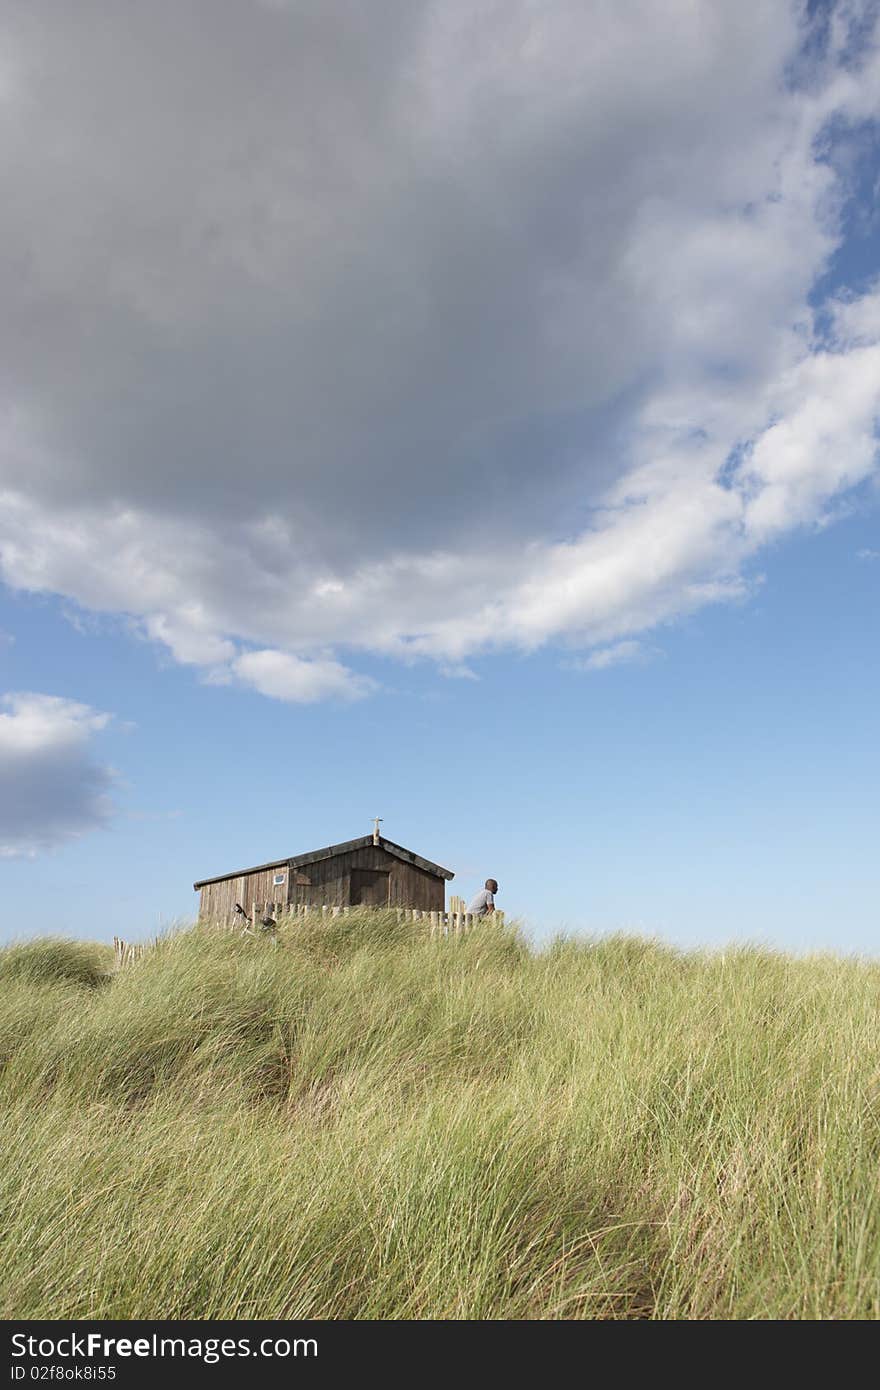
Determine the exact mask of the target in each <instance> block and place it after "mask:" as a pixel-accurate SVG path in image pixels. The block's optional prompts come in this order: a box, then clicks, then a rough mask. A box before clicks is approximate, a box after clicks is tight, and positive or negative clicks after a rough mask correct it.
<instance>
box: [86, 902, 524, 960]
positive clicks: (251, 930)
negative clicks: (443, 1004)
mask: <svg viewBox="0 0 880 1390" xmlns="http://www.w3.org/2000/svg"><path fill="white" fill-rule="evenodd" d="M367 910H371V909H365V908H363V907H327V906H324V907H310V906H308V905H306V904H302V903H300V904H294V903H290V904H287V903H283V904H282V903H275V904H272V903H252V904H251V916H250V920H249V921H247V922H244V925H243V926H241V925H240V924H241V922H242V921H243V919H242V918H239V919H238V920H237V921H236V922H233V923H231V924H230V923H228V922H227V923H220V924H219V925H221V926H225V927H226V928H227V929H228V930H230V931H236V930H240V931H241V932H242V934H243V935H245V936H256V935H257V934H261V935H262V934H265V933H266V932H271V931H272V930H273V927H271V926H270V927H264V926H263V925H262V921H261V919H262V918H264V917H271V918H272V919H273V926H274V927H281V926H284V925H285V923H290V922H291V921H292V920H302V919H303V918H306V917H318V918H320V919H321V920H323V921H328V920H330V919H332V918H334V917H345V916H347V915H348V914H349V913H350V912H364V911H367ZM375 910H376V911H383V910H384V911H387V910H388V909H387V908H386V909H381V908H376V909H375ZM391 911H393V912H396V914H397V920H398V922H404V921H407V922H408V921H412V922H422V923H424V925H425V926H426V927H427V929H428V935H429V936H431V937H437V938H438V939H439V938H446V937H451V938H453V939H454V938H458V937H463V936H466V935H467V934H468V933H469V932H471V931H473V929H474V927H475V926H477V925H478V924H479V923H480V922H485V920H486V919H485V918H484V917H479V916H478V915H477V914H476V913H474V912H465V911H464V899H463V898H456V897H452V898H450V902H449V907H448V908H447V909H446V910H445V911H443V912H441V911H439V910H438V911H436V912H430V911H427V910H425V909H422V908H418V907H398V908H392V909H391ZM492 921H493V922H495V923H498V924H499V925H503V923H504V913H503V912H496V913H495V914H494V916H493V917H492ZM255 924H256V925H255ZM155 944H156V942H155V941H138V942H129V941H123V939H122V937H121V936H114V938H113V951H114V954H115V956H116V965H117V968H119V967H121V966H123V965H130V964H131V963H132V962H133V961H136V960H141V959H142V958H143V956H145V955H146V953H147V952H148V951H150V950H152V948H153V947H154V946H155Z"/></svg>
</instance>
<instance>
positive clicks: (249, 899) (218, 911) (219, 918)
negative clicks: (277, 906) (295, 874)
mask: <svg viewBox="0 0 880 1390" xmlns="http://www.w3.org/2000/svg"><path fill="white" fill-rule="evenodd" d="M280 873H283V874H284V883H283V884H281V885H280V886H279V885H277V884H276V885H273V883H272V879H273V878H274V877H275V875H276V874H280ZM289 891H290V869H289V868H288V866H287V865H282V866H281V868H278V869H264V870H263V872H262V873H260V874H239V876H238V877H237V878H224V879H221V881H220V882H219V883H206V884H205V886H204V888H202V889H201V890H200V895H199V920H200V921H204V920H206V919H209V920H210V921H212V922H225V921H227V920H229V919H230V918H231V917H232V915H233V913H234V911H235V904H236V903H241V905H242V907H243V908H244V909H245V911H246V912H248V913H250V910H251V904H252V903H269V902H275V903H287V902H289V901H290V899H289V897H288V894H289Z"/></svg>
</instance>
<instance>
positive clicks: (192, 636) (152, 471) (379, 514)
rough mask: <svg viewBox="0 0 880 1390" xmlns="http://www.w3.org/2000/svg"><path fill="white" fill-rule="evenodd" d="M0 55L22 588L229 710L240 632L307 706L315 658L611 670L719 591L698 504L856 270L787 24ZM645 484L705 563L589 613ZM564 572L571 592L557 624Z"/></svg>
mask: <svg viewBox="0 0 880 1390" xmlns="http://www.w3.org/2000/svg"><path fill="white" fill-rule="evenodd" d="M2 22H3V24H4V26H5V29H6V34H5V38H6V52H7V54H8V59H7V64H6V68H5V74H4V76H3V77H0V84H3V83H5V95H3V96H0V101H5V103H6V106H7V110H8V115H9V119H8V120H7V121H6V122H5V123H4V124H3V126H2V128H0V129H2V134H0V159H2V161H3V165H4V168H5V171H6V182H7V186H9V187H11V188H13V189H14V196H13V197H12V198H10V199H9V202H8V206H7V207H6V209H5V215H4V219H3V224H2V227H0V254H2V265H3V267H5V269H4V270H3V272H2V275H3V278H2V281H0V290H2V293H3V297H4V318H5V330H6V331H5V332H4V335H3V344H2V347H0V353H2V356H0V410H2V411H3V416H2V420H3V423H2V426H0V428H2V448H3V452H2V461H0V470H2V471H0V479H2V486H4V487H5V488H6V489H7V495H6V507H5V512H4V515H3V517H2V518H0V557H2V564H3V573H4V574H5V576H6V578H7V579H8V580H9V582H11V583H13V584H18V585H21V586H25V587H33V588H44V589H49V590H54V591H57V592H62V593H64V594H67V595H69V596H70V597H72V598H74V599H76V600H77V601H79V602H80V603H83V604H85V605H87V606H91V607H94V608H97V609H110V610H113V609H120V610H123V611H126V612H131V613H133V614H135V615H136V616H137V617H138V618H139V619H142V620H143V621H144V624H145V630H146V631H147V632H148V633H150V634H151V635H152V636H153V637H154V638H155V639H156V640H160V641H164V642H166V643H167V644H168V645H169V646H170V648H171V649H172V650H173V651H174V652H175V653H176V654H177V656H178V658H179V659H180V660H182V661H190V662H194V663H196V664H200V665H204V666H206V667H209V668H211V667H216V666H220V667H225V670H226V675H227V677H228V676H229V675H230V673H231V672H234V671H235V670H239V672H240V671H242V670H244V671H247V670H253V669H254V663H253V662H252V661H251V662H250V665H249V664H248V662H247V661H245V662H244V665H243V666H239V667H236V665H235V663H236V660H237V657H236V655H235V652H236V651H237V649H235V648H232V647H230V643H229V639H230V638H232V639H243V640H245V641H247V642H252V643H254V644H256V645H257V646H258V647H259V648H260V649H261V652H260V653H255V654H252V655H259V656H260V659H261V660H262V661H263V662H268V661H270V658H269V657H268V656H266V655H265V654H264V653H265V651H266V650H267V649H269V648H272V647H273V646H278V647H281V648H284V649H285V650H286V651H287V652H295V653H303V652H305V653H310V654H311V656H312V659H313V660H314V661H315V662H316V663H324V664H323V665H321V664H318V665H316V666H315V667H314V669H311V670H308V671H306V670H305V669H304V668H302V667H300V666H298V665H289V664H288V665H285V664H284V663H283V662H282V663H276V665H273V667H272V670H273V677H272V680H271V681H270V682H269V685H271V687H272V689H273V690H274V689H279V690H280V689H284V690H293V691H301V690H303V691H305V690H307V691H313V690H317V689H328V690H329V689H334V690H341V689H343V687H344V685H345V680H346V677H345V675H344V672H345V668H344V667H342V666H333V665H332V664H331V665H327V663H328V662H330V663H332V662H333V660H334V658H333V656H332V653H331V652H330V651H329V649H330V648H331V647H336V646H343V647H346V646H347V647H349V648H352V647H358V646H364V647H369V648H371V649H374V650H381V651H386V652H392V653H394V654H396V655H407V653H415V652H419V651H423V652H430V653H434V654H438V655H440V656H442V657H449V658H451V659H452V660H453V661H455V660H458V659H459V658H460V657H461V656H463V655H466V654H467V651H468V650H472V649H476V648H478V647H480V646H486V645H492V642H493V641H497V642H503V641H507V640H510V641H521V642H524V643H526V644H530V643H535V642H538V641H540V640H542V639H543V638H544V637H546V636H548V635H566V634H569V635H571V634H577V633H583V632H585V631H590V632H594V633H596V634H598V635H599V638H600V639H601V640H603V641H609V640H612V639H613V638H614V637H615V636H616V635H618V632H619V633H621V634H623V635H626V633H627V632H629V631H632V630H634V629H635V627H637V626H638V623H639V622H640V621H647V622H651V621H654V620H655V619H656V618H657V615H661V616H664V615H669V614H671V613H674V612H675V611H676V606H677V605H678V606H679V607H681V606H684V607H687V606H688V605H689V604H690V603H692V602H693V601H696V600H695V598H694V596H695V595H697V594H698V593H703V594H705V593H708V592H709V590H710V588H711V587H712V585H715V586H716V588H715V589H714V590H713V592H716V591H721V590H723V589H724V588H725V586H726V585H727V586H729V584H730V583H731V582H733V581H732V580H731V571H732V570H734V571H735V569H736V567H737V565H738V563H739V561H740V560H741V558H742V554H743V553H744V552H743V547H742V546H741V545H740V544H739V542H738V539H737V527H738V526H739V525H740V524H741V512H742V508H740V509H739V511H737V508H736V507H735V506H733V505H732V502H733V500H735V499H733V498H732V497H731V496H727V497H723V498H720V499H719V498H716V497H715V496H714V494H713V493H712V492H711V489H710V488H708V487H706V486H705V484H706V483H707V482H708V481H711V479H712V478H713V477H714V475H715V473H716V472H717V471H718V470H719V469H720V468H721V467H722V465H723V463H724V459H725V457H726V455H727V453H728V452H729V450H730V449H731V448H732V447H733V445H734V444H735V443H737V442H738V441H739V440H741V439H742V438H747V439H748V438H753V437H756V436H757V435H758V434H759V433H760V431H761V430H762V429H763V428H765V426H766V423H767V419H768V417H769V416H770V415H772V402H771V400H770V398H771V396H772V391H773V389H774V383H776V382H777V381H778V380H780V379H781V376H782V375H784V373H785V372H786V371H789V370H791V369H793V368H794V367H795V366H796V365H797V363H798V361H799V360H800V357H801V356H802V355H803V352H804V341H805V336H804V322H805V316H806V313H807V310H806V296H807V293H808V291H809V288H810V285H811V283H812V281H813V279H814V277H815V275H816V274H817V273H818V271H819V270H820V269H821V267H822V266H823V264H824V262H825V259H826V258H827V256H828V254H829V253H830V251H831V250H832V249H833V246H834V245H835V238H836V236H837V229H836V223H835V218H834V207H833V197H832V194H833V192H834V176H833V173H832V171H831V170H830V169H829V168H828V167H826V166H824V165H820V164H819V163H818V162H817V160H816V159H815V158H814V157H813V153H812V148H811V141H812V138H813V135H814V134H815V133H816V132H817V131H818V130H819V129H821V127H822V124H823V121H825V119H826V117H827V115H828V114H830V113H831V111H832V107H831V106H830V105H829V107H828V109H827V111H826V108H825V107H823V106H822V104H821V101H820V100H819V99H818V98H815V97H808V96H805V95H803V94H799V93H795V92H792V91H791V90H789V89H787V88H786V84H785V69H786V62H787V61H788V60H789V59H790V58H791V57H792V56H793V54H794V53H795V52H796V51H797V46H798V41H799V37H800V31H799V27H798V25H799V10H798V8H797V7H795V6H791V7H788V6H784V5H778V6H767V5H764V4H761V3H757V0H756V3H753V4H742V5H737V6H719V5H716V4H714V3H709V2H708V0H707V3H705V4H703V5H699V6H697V7H696V8H695V7H694V6H691V5H688V6H683V5H680V4H677V3H674V2H673V0H668V2H667V3H662V4H658V3H656V2H655V0H644V3H642V4H638V5H636V6H632V5H630V6H627V7H622V6H616V5H611V4H609V5H598V6H583V5H582V4H580V3H577V4H575V3H572V4H567V3H559V4H554V5H553V6H546V7H541V6H538V7H536V6H534V5H532V4H528V3H515V0H507V2H506V3H485V4H479V5H475V4H473V3H472V0H461V3H459V2H458V0H443V2H442V3H416V2H415V0H407V2H406V3H404V2H403V0H400V3H394V2H393V0H375V3H371V4H370V5H369V6H364V5H359V4H354V3H345V2H344V0H315V3H275V4H270V3H247V0H235V3H233V0H174V3H171V0H155V2H154V3H151V4H149V5H142V6H118V5H114V4H111V3H109V0H105V3H98V0H84V3H82V4H79V5H77V6H75V7H72V6H70V5H69V4H67V3H61V0H54V2H53V0H47V3H45V4H41V5H39V6H34V5H32V4H25V3H12V4H8V5H7V6H6V10H5V19H4V21H2ZM826 76H827V74H826ZM820 77H821V74H820ZM823 80H824V79H823ZM851 85H852V86H853V91H850V90H849V89H847V91H846V92H844V93H843V94H842V95H841V96H840V97H839V99H838V106H839V107H841V108H845V107H846V104H847V102H850V103H852V102H853V101H855V96H854V95H853V92H855V91H856V89H857V77H855V76H853V77H852V79H851ZM813 86H814V88H815V89H816V90H819V89H821V86H822V81H821V80H819V78H817V79H816V81H815V82H814V84H813ZM3 91H4V87H3V86H2V85H0V92H3ZM811 100H812V101H813V106H812V107H811V106H810V104H809V103H810V101H811ZM698 431H699V432H702V437H703V438H704V439H705V441H706V447H705V449H704V451H703V453H702V454H700V455H699V456H697V454H696V453H695V452H694V450H693V449H692V448H691V444H690V442H689V441H690V440H691V439H692V437H694V436H695V434H696V433H697V432H698ZM682 440H685V441H686V445H685V446H683V445H682ZM676 450H677V451H678V452H679V454H680V455H681V457H682V460H684V457H685V454H686V455H687V461H686V462H685V461H682V462H681V463H680V465H676V467H677V468H678V469H679V473H681V472H687V470H688V469H690V470H691V472H690V475H689V481H688V479H685V480H684V481H682V478H681V476H679V475H678V474H676V470H675V468H671V467H668V465H667V464H666V463H665V462H664V460H665V459H666V458H667V456H669V455H671V454H672V453H673V452H675V451H676ZM716 455H717V457H716ZM657 458H659V459H660V461H661V466H662V467H663V468H667V469H668V472H669V476H670V478H673V479H674V484H675V485H674V486H673V484H672V483H670V490H669V491H668V493H667V496H666V501H671V502H674V501H675V499H677V498H681V499H685V498H687V497H689V496H691V495H696V496H700V497H704V498H705V500H706V508H705V518H707V519H705V521H704V524H705V536H703V535H702V534H701V533H699V530H697V533H696V534H695V536H693V537H692V538H690V539H688V543H687V544H684V543H682V544H681V545H679V539H680V537H679V535H678V532H679V531H680V530H681V527H680V526H678V527H676V525H672V524H671V523H670V522H669V514H670V508H669V507H668V506H666V507H665V508H664V510H663V511H662V518H661V521H660V522H659V523H658V528H659V530H660V531H661V532H662V533H663V534H667V532H668V534H669V554H670V556H672V557H673V559H672V561H671V562H670V563H669V564H668V565H666V566H665V567H664V566H660V567H659V569H658V573H659V579H658V581H657V585H656V587H655V590H653V591H651V582H652V581H651V575H650V574H645V575H636V577H635V580H634V581H633V583H631V584H630V586H629V588H627V587H626V585H625V584H624V583H623V582H622V581H621V582H620V584H619V585H618V587H617V588H616V589H615V588H613V586H609V585H608V584H599V585H598V586H597V585H592V587H591V585H590V584H575V583H574V582H573V580H572V578H571V577H570V576H569V575H568V568H567V565H568V561H569V560H571V559H572V558H573V559H574V560H576V561H577V563H578V564H580V565H581V566H582V569H583V572H584V574H587V573H588V572H589V555H590V554H591V553H592V552H591V550H590V547H589V546H588V545H587V544H586V543H585V538H588V537H589V535H590V533H591V531H592V530H596V529H598V530H600V531H601V530H602V528H603V527H604V526H606V524H607V523H608V521H609V518H610V520H611V522H612V523H613V525H614V528H615V530H614V536H615V539H616V540H617V541H618V542H619V544H621V545H622V544H624V543H625V541H626V537H627V536H628V535H629V534H630V531H632V532H633V533H635V532H636V531H637V530H638V527H637V526H634V527H629V528H627V527H626V526H624V525H623V524H622V518H621V517H620V515H619V514H618V511H617V510H614V508H615V507H617V506H618V505H619V504H617V503H615V504H613V506H612V509H611V510H610V511H609V504H608V497H609V491H610V490H613V488H614V487H615V486H620V485H621V484H622V485H623V486H624V487H625V488H626V487H628V485H629V484H628V483H627V482H626V480H628V479H630V478H632V477H634V476H639V477H641V470H643V469H644V467H645V465H646V461H649V462H650V463H651V466H656V460H657ZM639 486H640V487H641V486H642V484H641V482H640V483H639ZM676 489H677V490H676ZM820 493H821V489H818V490H817V491H816V496H819V495H820ZM653 495H654V494H652V496H653ZM811 495H812V494H811ZM661 500H662V499H661ZM625 505H629V503H625ZM639 505H640V503H639ZM658 505H659V504H658ZM597 509H598V510H597ZM678 515H679V516H684V517H685V520H686V521H687V511H686V508H685V507H684V505H682V507H681V508H680V509H679V513H678ZM718 516H721V517H723V526H721V525H719V524H718V523H717V521H716V517H718ZM687 524H688V525H690V523H689V522H688V523H687ZM700 524H703V523H700ZM664 528H665V529H664ZM693 529H694V527H693V526H691V530H692V531H693ZM704 542H705V543H704ZM602 544H603V545H604V542H602ZM559 545H562V546H571V547H574V549H573V550H572V551H571V552H563V553H560V552H559V551H558V550H557V549H555V548H554V547H558V546H559ZM605 548H606V550H607V546H606V547H605ZM679 553H680V555H681V559H680V561H679V560H676V559H675V557H676V556H678V555H679ZM584 567H586V568H584ZM557 572H558V573H559V574H560V575H562V578H561V579H560V583H561V584H562V585H563V587H564V588H567V589H569V590H572V589H577V588H581V589H583V590H584V592H585V593H588V594H589V595H590V597H589V599H588V601H586V608H585V609H583V608H582V609H578V610H577V612H575V611H574V610H572V611H571V613H570V614H569V616H568V617H564V618H563V617H559V618H557V617H553V618H552V619H550V618H548V619H547V620H546V621H545V620H544V619H543V618H542V616H541V615H542V613H544V611H545V610H547V611H549V610H552V611H553V612H554V613H557V612H558V613H562V612H563V611H568V610H567V609H566V606H565V603H564V602H561V601H557V600H556V599H554V600H553V602H551V603H549V604H546V603H543V601H541V600H540V597H538V598H536V589H540V585H541V583H542V582H543V577H545V576H550V577H551V579H552V576H553V575H554V574H556V573H557ZM582 577H583V576H582ZM615 582H616V581H615ZM700 585H702V586H703V587H702V588H700V587H699V586H700ZM521 590H522V592H520V591H521ZM633 593H635V594H636V599H635V600H634V599H633V598H632V595H633ZM609 594H610V595H612V598H611V599H609V598H608V595H609ZM615 594H616V595H617V597H616V598H615V597H614V595H615ZM557 597H558V596H557ZM615 604H616V607H615ZM476 608H479V610H480V614H481V616H480V618H479V620H478V621H476V620H475V619H474V611H475V609H476ZM520 609H524V610H527V612H528V620H527V622H526V623H525V625H523V623H521V622H520V621H519V619H518V618H517V617H516V614H517V613H518V612H519V610H520ZM615 624H616V625H617V626H616V628H615ZM271 660H272V661H273V662H274V661H275V658H271ZM282 668H283V670H284V671H285V673H286V674H285V677H284V679H281V677H280V676H279V675H278V671H280V670H281V669H282ZM260 669H261V671H262V668H260ZM294 671H295V672H296V678H295V679H294V678H293V676H291V674H290V673H291V672H294ZM329 672H332V679H330V678H329V675H328V673H329ZM322 673H323V674H322ZM264 674H265V673H263V675H264ZM215 678H217V679H222V678H224V677H223V673H222V671H221V672H219V673H218V672H215ZM261 680H262V685H263V686H265V685H266V681H265V680H264V679H262V676H261ZM351 688H352V692H354V691H355V690H356V689H357V688H358V685H357V678H356V677H354V676H352V677H351Z"/></svg>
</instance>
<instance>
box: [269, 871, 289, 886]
mask: <svg viewBox="0 0 880 1390" xmlns="http://www.w3.org/2000/svg"><path fill="white" fill-rule="evenodd" d="M286 882H287V874H286V873H281V874H273V876H272V887H273V888H278V887H280V886H281V884H282V883H286Z"/></svg>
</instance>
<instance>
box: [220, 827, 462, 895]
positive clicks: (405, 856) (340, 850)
mask: <svg viewBox="0 0 880 1390" xmlns="http://www.w3.org/2000/svg"><path fill="white" fill-rule="evenodd" d="M376 843H377V842H376V841H375V840H374V839H373V837H372V835H361V836H360V838H359V839H357V840H345V841H344V842H343V843H342V844H341V845H327V847H326V848H325V849H313V850H311V851H310V853H308V854H294V855H291V856H289V857H288V858H287V859H273V860H272V861H271V862H270V863H268V864H255V865H254V866H253V868H250V869H236V870H235V871H234V872H233V873H228V874H216V875H215V876H214V878H200V879H199V880H198V881H197V882H196V883H194V884H193V888H204V887H206V885H207V884H209V883H223V882H224V881H225V880H226V879H228V878H243V877H246V876H247V875H248V874H260V873H262V872H263V871H264V870H265V869H286V868H287V867H288V866H289V867H290V868H291V869H302V868H305V866H306V865H307V864H316V863H317V862H318V860H320V859H333V858H334V857H335V856H336V855H337V854H350V853H351V852H352V850H356V849H367V848H368V846H370V845H373V844H376ZM378 846H379V848H380V849H384V850H387V851H388V853H389V854H393V855H394V857H395V858H396V859H402V860H403V862H404V864H414V865H415V867H416V868H417V869H424V871H425V873H428V874H434V875H435V876H436V877H437V878H455V874H454V873H453V872H452V870H451V869H444V868H443V867H442V865H440V864H433V863H432V862H431V860H430V859H423V858H422V856H421V855H420V854H414V853H413V851H412V850H411V849H404V848H403V846H402V845H395V844H394V843H393V842H392V841H391V840H386V839H384V838H383V837H382V836H381V835H380V837H379V840H378Z"/></svg>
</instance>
